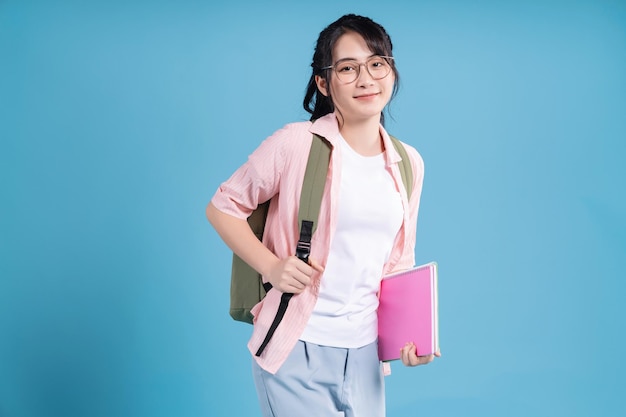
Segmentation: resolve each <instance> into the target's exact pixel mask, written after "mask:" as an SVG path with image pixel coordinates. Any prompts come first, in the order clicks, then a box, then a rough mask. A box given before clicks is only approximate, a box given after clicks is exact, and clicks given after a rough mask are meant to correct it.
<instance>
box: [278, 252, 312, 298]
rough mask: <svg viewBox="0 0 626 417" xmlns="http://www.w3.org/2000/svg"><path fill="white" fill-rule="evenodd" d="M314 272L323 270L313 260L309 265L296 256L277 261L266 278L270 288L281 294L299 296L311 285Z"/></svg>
mask: <svg viewBox="0 0 626 417" xmlns="http://www.w3.org/2000/svg"><path fill="white" fill-rule="evenodd" d="M315 271H318V272H323V271H324V268H323V267H322V266H321V265H320V264H318V263H317V262H316V261H314V260H313V259H310V258H309V264H307V263H305V262H303V261H301V260H300V259H298V257H296V256H290V257H288V258H285V259H279V260H278V262H276V263H275V264H274V266H273V267H272V268H271V269H270V272H269V274H268V276H267V279H268V281H269V282H270V284H272V287H273V288H275V289H277V290H278V291H280V292H283V293H293V294H300V293H301V292H302V291H304V289H305V288H306V287H307V286H308V285H309V284H310V283H311V277H312V276H313V273H314V272H315Z"/></svg>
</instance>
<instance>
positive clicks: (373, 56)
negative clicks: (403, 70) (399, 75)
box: [320, 55, 394, 84]
mask: <svg viewBox="0 0 626 417" xmlns="http://www.w3.org/2000/svg"><path fill="white" fill-rule="evenodd" d="M372 58H383V59H385V60H388V59H389V60H391V62H389V72H388V73H387V74H385V75H384V76H383V77H380V78H374V76H373V75H372V73H371V72H370V70H369V68H368V66H367V63H368V62H369V61H370V60H371V59H372ZM344 61H347V62H349V61H353V62H356V63H357V64H359V65H358V67H357V70H356V72H357V74H356V77H355V78H354V80H353V81H349V82H347V83H346V84H351V83H353V82H355V81H356V80H358V79H359V77H360V76H361V66H364V67H365V70H366V71H367V73H368V74H369V75H370V77H372V78H373V79H375V80H382V79H384V78H386V77H387V76H389V74H391V72H392V71H393V64H392V63H393V61H394V57H392V56H387V55H372V56H370V57H369V58H367V60H365V62H358V61H357V60H356V59H352V58H343V59H340V60H339V61H337V62H335V63H334V64H333V65H329V66H327V67H323V68H320V71H325V70H329V69H332V70H334V71H335V74H336V75H337V79H340V77H339V74H337V70H336V69H335V67H336V66H337V64H339V63H341V62H344ZM340 81H341V80H340Z"/></svg>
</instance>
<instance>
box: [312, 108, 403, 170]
mask: <svg viewBox="0 0 626 417" xmlns="http://www.w3.org/2000/svg"><path fill="white" fill-rule="evenodd" d="M309 131H310V132H311V133H313V134H316V135H319V136H321V137H323V138H325V139H326V140H327V141H329V142H330V144H331V145H332V146H333V148H335V147H337V146H339V141H340V140H341V136H340V134H339V124H338V123H337V116H336V115H335V113H329V114H327V115H325V116H322V117H320V118H319V119H317V120H315V121H314V122H313V124H312V125H311V127H310V128H309ZM380 134H381V136H382V138H383V145H384V146H385V159H386V164H387V165H391V164H395V163H398V162H400V161H401V160H402V158H401V157H400V154H398V152H397V151H396V148H395V147H394V146H393V143H391V139H390V138H389V134H388V133H387V131H386V130H385V128H384V127H383V126H382V125H380Z"/></svg>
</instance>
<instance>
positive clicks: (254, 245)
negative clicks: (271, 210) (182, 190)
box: [206, 203, 279, 276]
mask: <svg viewBox="0 0 626 417" xmlns="http://www.w3.org/2000/svg"><path fill="white" fill-rule="evenodd" d="M206 216H207V218H208V220H209V222H210V223H211V225H212V226H213V227H214V228H215V231H216V232H217V234H218V235H219V236H220V237H221V238H222V240H223V241H224V243H226V245H227V246H228V247H229V248H230V249H231V250H232V251H233V252H234V253H236V254H237V256H239V257H240V258H241V259H243V260H244V261H245V262H246V263H247V264H248V265H250V266H251V267H252V268H254V269H255V270H256V271H257V272H259V273H260V274H261V275H264V276H268V275H269V273H270V270H271V269H272V267H273V266H274V265H275V264H276V263H277V262H279V259H278V257H277V256H276V255H274V254H273V253H272V252H271V251H270V250H269V249H267V248H266V247H265V246H264V245H263V243H261V241H259V239H257V237H256V236H255V235H254V233H253V232H252V229H250V225H249V224H248V222H247V221H246V220H243V219H240V218H237V217H234V216H231V215H229V214H226V213H224V212H222V211H220V210H218V209H217V208H216V207H215V206H214V205H213V204H212V203H209V205H208V206H207V209H206Z"/></svg>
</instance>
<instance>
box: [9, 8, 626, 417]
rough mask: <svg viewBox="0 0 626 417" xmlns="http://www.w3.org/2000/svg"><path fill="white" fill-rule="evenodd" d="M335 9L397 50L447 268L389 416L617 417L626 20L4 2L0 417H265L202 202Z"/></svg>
mask: <svg viewBox="0 0 626 417" xmlns="http://www.w3.org/2000/svg"><path fill="white" fill-rule="evenodd" d="M346 12H356V13H359V14H364V15H368V16H370V17H372V18H374V19H375V20H377V21H379V22H380V23H382V24H383V25H384V26H385V27H386V28H387V29H388V31H389V32H390V34H391V36H392V39H393V41H394V46H395V49H394V51H395V55H396V58H397V65H398V67H399V70H400V73H401V89H400V93H399V95H398V97H397V98H396V100H395V101H394V102H393V103H392V106H391V115H392V117H393V119H392V118H389V119H388V123H387V127H388V129H389V130H390V132H391V133H393V134H395V135H396V136H398V137H400V138H401V139H403V140H405V141H407V142H409V143H411V144H412V145H414V146H415V147H416V148H418V150H419V151H420V152H421V154H422V156H423V158H424V160H425V164H426V177H425V183H424V191H423V197H422V205H421V211H420V221H419V225H418V234H417V236H418V238H417V239H418V240H417V252H416V256H417V260H418V262H420V263H422V262H427V261H430V260H437V261H438V262H439V265H440V320H441V346H442V354H443V356H442V358H440V359H439V360H436V361H435V362H434V363H432V364H430V365H428V366H426V367H420V368H415V369H408V368H404V367H402V366H401V365H398V364H396V365H394V366H393V374H392V375H391V376H389V377H387V379H386V384H387V408H388V415H389V416H390V417H393V416H413V415H415V416H417V415H428V416H433V417H434V416H525V417H526V416H599V415H602V416H622V415H625V413H626V407H625V406H624V402H623V394H624V392H623V389H624V386H625V383H626V380H625V378H624V372H625V371H626V369H625V366H624V362H625V361H624V355H623V353H624V348H625V347H626V344H625V343H624V341H623V337H622V334H623V333H624V331H625V325H624V317H625V312H624V308H623V305H624V302H623V301H622V300H623V298H624V295H625V289H626V285H625V284H624V282H625V278H626V276H625V273H624V268H623V266H622V265H623V262H624V260H625V259H626V201H625V199H624V197H625V191H624V190H626V184H625V182H626V167H625V166H626V164H625V163H624V160H625V157H626V5H625V2H623V1H618V0H614V1H610V0H597V1H591V0H589V1H526V2H519V1H471V2H470V1H453V0H446V1H413V2H408V1H406V2H405V1H394V0H389V1H384V2H383V1H365V0H361V1H355V2H349V1H344V2H338V1H327V0H321V1H317V2H301V3H295V4H294V3H291V2H286V1H273V2H271V3H270V2H267V3H266V2H251V1H249V2H246V1H228V2H219V3H215V2H213V4H209V2H208V1H207V2H203V1H178V2H177V1H173V0H172V1H143V2H142V1H138V0H135V1H132V0H131V1H106V2H105V1H100V2H96V1H91V2H86V1H56V2H43V1H40V2H37V1H27V0H25V1H12V0H4V1H0V138H1V145H0V185H1V189H0V191H1V194H0V198H1V204H0V210H1V215H0V257H1V262H0V416H2V417H57V416H58V417H74V416H76V417H86V416H89V417H91V416H93V417H100V416H101V417H144V416H146V417H148V416H150V417H152V416H154V417H160V416H163V417H171V416H177V417H195V416H256V415H259V414H258V411H257V408H258V406H257V402H256V397H255V395H256V394H255V391H254V388H253V385H252V380H251V377H250V358H249V355H248V353H247V350H246V347H245V344H246V342H247V339H248V336H249V332H250V328H249V327H248V326H247V325H244V324H241V323H236V322H233V321H232V320H231V319H230V318H229V316H228V314H227V311H228V291H229V268H230V264H229V262H230V261H229V259H230V253H229V251H228V250H227V248H226V247H225V245H224V244H223V243H222V242H221V241H220V240H219V238H218V237H217V235H216V233H215V232H214V231H213V230H212V229H211V228H210V226H209V224H208V222H207V221H206V219H205V217H204V208H205V205H206V204H207V202H208V201H209V200H210V198H211V196H212V195H213V192H214V191H215V189H216V188H217V187H218V185H219V184H220V182H221V181H223V180H224V179H226V178H227V177H228V176H229V175H230V173H231V172H232V171H233V170H234V169H235V168H236V167H237V166H238V165H240V164H241V163H242V162H243V161H244V160H245V159H246V157H247V155H248V154H249V153H250V152H251V151H252V150H253V149H254V148H255V147H256V145H257V144H258V143H259V142H260V141H261V140H262V139H264V138H265V137H266V136H268V135H269V134H271V133H272V132H273V131H274V130H276V129H278V128H279V127H281V126H282V125H284V124H285V123H288V122H292V121H297V120H305V119H307V118H308V115H307V114H306V113H305V112H304V110H302V107H301V101H302V98H303V94H304V87H305V83H306V81H307V79H308V76H309V64H310V59H311V56H312V52H313V46H314V42H315V40H316V39H317V35H318V34H319V32H320V31H321V30H322V29H323V28H324V27H325V26H326V25H327V24H328V23H330V22H331V21H333V20H335V19H336V18H338V17H339V16H340V15H342V14H344V13H346Z"/></svg>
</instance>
